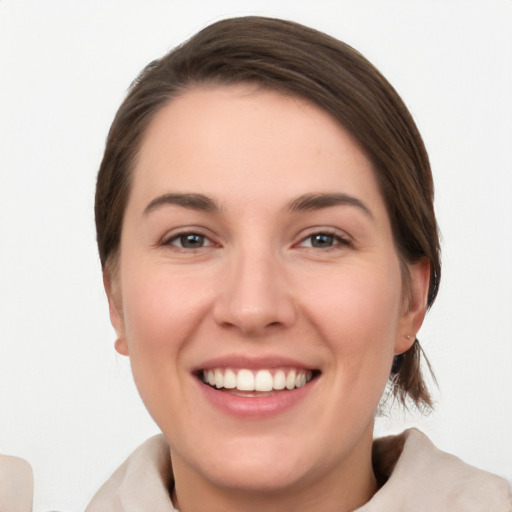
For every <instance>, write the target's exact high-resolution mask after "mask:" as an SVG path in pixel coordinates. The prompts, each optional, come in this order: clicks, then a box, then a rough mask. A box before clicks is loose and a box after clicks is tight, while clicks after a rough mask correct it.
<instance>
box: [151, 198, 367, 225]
mask: <svg viewBox="0 0 512 512" xmlns="http://www.w3.org/2000/svg"><path fill="white" fill-rule="evenodd" d="M167 204H170V205H177V206H181V207H183V208H189V209H191V210H200V211H207V212H218V211H219V210H220V208H219V206H218V205H217V203H216V202H215V201H214V200H213V199H211V198H210V197H208V196H205V195H203V194H193V193H186V194H183V193H170V194H163V195H161V196H158V197H156V198H155V199H153V200H152V201H151V202H150V203H149V204H148V205H147V206H146V208H145V209H144V214H145V215H146V214H148V213H150V212H152V211H154V210H156V209H158V208H160V207H161V206H163V205H167ZM339 205H347V206H354V207H356V208H359V209H360V210H362V211H363V212H364V213H365V214H366V215H367V216H368V217H370V218H371V219H373V218H374V217H373V214H372V212H371V210H370V209H369V208H368V207H367V206H366V205H365V204H364V203H363V202H362V201H361V200H360V199H358V198H357V197H353V196H350V195H348V194H342V193H317V194H304V195H301V196H299V197H297V198H295V199H293V200H292V201H291V202H290V203H289V205H288V209H289V210H290V211H291V212H304V211H311V210H321V209H323V208H330V207H332V206H339Z"/></svg>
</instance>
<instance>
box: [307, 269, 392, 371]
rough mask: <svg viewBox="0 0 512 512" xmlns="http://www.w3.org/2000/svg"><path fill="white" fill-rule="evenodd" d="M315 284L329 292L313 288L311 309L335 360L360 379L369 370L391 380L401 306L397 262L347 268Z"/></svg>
mask: <svg viewBox="0 0 512 512" xmlns="http://www.w3.org/2000/svg"><path fill="white" fill-rule="evenodd" d="M316 283H317V284H318V285H320V286H322V283H323V284H324V286H323V289H324V290H325V291H324V293H322V294H320V293H312V292H310V295H309V301H308V306H307V308H308V310H309V311H310V315H311V318H312V319H313V321H314V323H315V326H316V328H317V329H318V330H319V331H320V332H321V333H322V338H323V340H324V343H326V344H328V345H329V348H330V350H331V351H332V352H333V353H334V354H335V364H337V365H341V366H343V368H344V370H345V371H344V372H340V374H342V375H344V376H345V377H346V378H349V377H350V378H354V379H356V378H358V376H359V375H361V373H362V372H363V371H364V370H365V369H366V368H368V369H371V371H373V372H380V373H381V374H383V375H384V376H386V378H387V372H388V371H389V368H388V366H389V365H390V361H391V359H392V357H393V352H394V343H395V340H396V336H397V327H398V321H399V317H400V312H401V308H402V280H401V274H400V268H399V265H398V263H396V265H389V266H386V267H385V268H378V269H377V270H376V269H375V268H370V267H361V268H357V269H356V268H349V267H346V268H344V269H343V271H340V272H339V273H332V274H331V275H330V276H329V277H328V278H327V277H326V278H325V280H322V279H321V278H320V277H318V278H317V280H316ZM347 370H349V371H347Z"/></svg>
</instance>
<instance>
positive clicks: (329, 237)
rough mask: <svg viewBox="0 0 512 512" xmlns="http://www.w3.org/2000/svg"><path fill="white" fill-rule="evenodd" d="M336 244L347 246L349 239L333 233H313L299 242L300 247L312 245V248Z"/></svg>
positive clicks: (325, 247)
mask: <svg viewBox="0 0 512 512" xmlns="http://www.w3.org/2000/svg"><path fill="white" fill-rule="evenodd" d="M337 245H345V246H348V245H350V241H349V240H347V239H345V238H343V237H341V236H339V235H335V234H333V233H313V234H312V235H309V236H308V237H306V238H304V240H302V242H301V243H300V244H299V246H301V247H313V248H314V249H329V248H330V247H335V246H337Z"/></svg>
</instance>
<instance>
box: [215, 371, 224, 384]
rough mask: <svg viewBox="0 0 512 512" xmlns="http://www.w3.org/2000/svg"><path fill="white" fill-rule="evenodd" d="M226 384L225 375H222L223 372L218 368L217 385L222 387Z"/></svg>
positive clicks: (216, 374)
mask: <svg viewBox="0 0 512 512" xmlns="http://www.w3.org/2000/svg"><path fill="white" fill-rule="evenodd" d="M223 385H224V377H223V376H222V372H221V371H220V370H219V369H218V368H217V370H215V387H217V388H221V387H222V386H223Z"/></svg>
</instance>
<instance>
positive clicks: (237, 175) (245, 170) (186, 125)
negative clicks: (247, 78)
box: [132, 84, 380, 197]
mask: <svg viewBox="0 0 512 512" xmlns="http://www.w3.org/2000/svg"><path fill="white" fill-rule="evenodd" d="M132 184H133V190H132V192H133V193H134V194H135V195H144V196H146V197H149V196H151V195H156V194H158V193H162V192H163V191H167V192H172V191H178V192H190V191H194V192H200V193H207V194H209V195H214V196H217V195H218V196H226V195H228V194H229V193H230V192H232V193H233V194H236V193H240V190H239V189H240V188H241V187H245V188H246V189H247V190H249V191H251V192H252V193H253V195H256V194H257V192H261V193H263V194H266V195H267V196H271V195H283V192H284V191H285V192H286V193H287V194H288V195H289V196H290V197H293V196H294V195H300V194H303V193H305V192H332V191H342V192H345V193H355V192H357V189H358V188H359V189H367V192H371V193H372V194H374V195H375V194H377V195H379V196H380V194H379V191H378V187H377V184H376V181H375V178H374V171H373V168H372V165H371V163H370V161H369V159H368V158H367V157H366V155H365V153H364V152H363V151H362V150H361V148H360V146H359V144H358V143H357V142H356V141H355V140H354V138H353V137H352V136H351V135H350V134H349V133H348V132H347V131H346V130H345V129H344V128H343V127H342V126H341V125H340V124H339V123H338V122H337V121H336V120H335V119H334V118H333V117H332V116H331V115H329V114H328V113H326V112H325V111H323V110H322V109H320V108H319V107H317V106H316V105H313V104H312V103H311V102H309V101H307V100H305V99H303V98H298V97H296V96H291V95H284V94H282V93H280V92H276V91H272V90H267V89H262V88H258V87H257V86H254V85H250V84H242V85H234V86H210V87H198V88H193V89H190V90H188V91H186V92H184V93H183V94H182V95H180V96H179V97H177V98H175V99H173V100H172V101H171V102H170V103H168V104H167V105H165V106H164V107H163V108H162V109H161V110H160V111H159V112H158V113H157V114H156V115H155V117H154V119H153V120H152V122H151V123H150V125H149V127H148V129H147V131H146V134H145V137H144V140H143V142H142V145H141V148H140V151H139V154H138V158H137V161H136V165H135V170H134V176H133V182H132ZM340 188H341V189H343V190H338V189H340ZM164 189H170V190H164Z"/></svg>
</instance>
